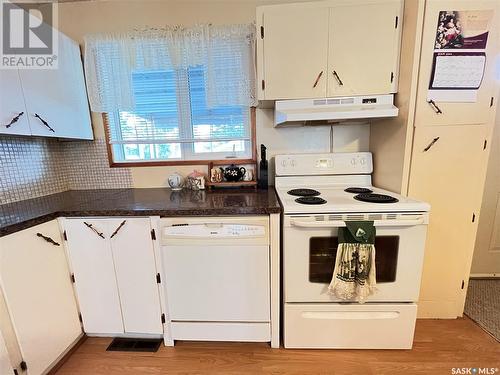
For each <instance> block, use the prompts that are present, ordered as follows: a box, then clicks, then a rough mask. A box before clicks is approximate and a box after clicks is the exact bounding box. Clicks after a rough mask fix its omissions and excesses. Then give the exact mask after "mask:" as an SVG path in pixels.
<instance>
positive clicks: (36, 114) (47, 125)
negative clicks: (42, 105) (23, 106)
mask: <svg viewBox="0 0 500 375" xmlns="http://www.w3.org/2000/svg"><path fill="white" fill-rule="evenodd" d="M34 116H35V117H36V118H37V119H39V120H40V121H41V122H42V124H44V125H45V126H46V127H47V128H49V130H50V131H51V132H53V133H55V132H56V131H55V130H54V129H52V127H51V126H50V125H49V123H48V122H47V121H45V120H44V119H43V118H41V117H40V115H39V114H38V113H35V114H34Z"/></svg>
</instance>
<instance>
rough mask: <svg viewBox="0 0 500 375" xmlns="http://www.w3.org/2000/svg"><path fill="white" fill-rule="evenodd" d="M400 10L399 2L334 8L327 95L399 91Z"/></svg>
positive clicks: (329, 49)
mask: <svg viewBox="0 0 500 375" xmlns="http://www.w3.org/2000/svg"><path fill="white" fill-rule="evenodd" d="M400 13H401V3H400V2H399V1H387V2H383V3H376V4H356V5H345V4H344V5H338V6H334V7H332V8H330V32H329V46H328V91H327V96H329V97H330V96H351V95H370V94H388V93H394V92H396V91H397V82H396V79H397V76H398V66H399V46H400V35H401V33H400V31H399V30H400V27H401V25H400V21H401V16H400ZM353 22H354V24H353Z"/></svg>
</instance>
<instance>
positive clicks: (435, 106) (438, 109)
mask: <svg viewBox="0 0 500 375" xmlns="http://www.w3.org/2000/svg"><path fill="white" fill-rule="evenodd" d="M427 103H429V104H430V105H431V106H432V109H434V112H436V113H437V114H438V115H439V114H441V113H443V111H441V108H439V107H438V105H437V104H436V102H435V101H434V100H432V99H430V100H428V101H427Z"/></svg>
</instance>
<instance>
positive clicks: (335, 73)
mask: <svg viewBox="0 0 500 375" xmlns="http://www.w3.org/2000/svg"><path fill="white" fill-rule="evenodd" d="M332 74H333V76H334V77H335V79H336V80H337V83H338V84H339V86H344V82H342V80H341V79H340V77H339V75H338V74H337V72H336V71H335V70H334V71H333V72H332Z"/></svg>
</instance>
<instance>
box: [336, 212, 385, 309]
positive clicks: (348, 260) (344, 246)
mask: <svg viewBox="0 0 500 375" xmlns="http://www.w3.org/2000/svg"><path fill="white" fill-rule="evenodd" d="M345 224H346V227H341V228H339V230H338V238H339V246H338V248H337V257H336V259H335V268H334V270H333V276H332V282H331V283H330V286H329V287H328V292H329V293H330V294H332V295H334V296H336V297H337V298H340V299H342V300H353V301H357V302H360V303H363V302H364V301H365V299H366V297H368V296H370V295H372V294H373V293H375V291H376V290H377V288H376V285H377V281H376V276H375V227H374V226H373V221H346V223H345Z"/></svg>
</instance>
